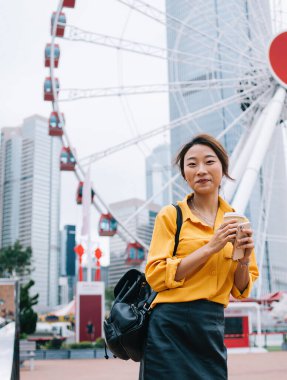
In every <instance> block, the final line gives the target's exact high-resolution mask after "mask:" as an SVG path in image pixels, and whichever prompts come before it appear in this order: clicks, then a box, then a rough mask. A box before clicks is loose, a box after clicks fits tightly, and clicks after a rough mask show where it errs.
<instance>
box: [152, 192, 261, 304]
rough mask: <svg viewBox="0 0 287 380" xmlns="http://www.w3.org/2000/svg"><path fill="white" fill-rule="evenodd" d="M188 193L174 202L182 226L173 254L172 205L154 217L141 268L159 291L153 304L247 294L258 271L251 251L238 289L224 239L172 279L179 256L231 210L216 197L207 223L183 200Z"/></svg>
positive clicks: (234, 263) (191, 249) (198, 245)
mask: <svg viewBox="0 0 287 380" xmlns="http://www.w3.org/2000/svg"><path fill="white" fill-rule="evenodd" d="M191 196H193V194H189V195H187V196H186V197H185V199H184V200H183V201H180V202H178V205H179V206H180V208H181V210H182V226H181V231H180V236H179V245H178V248H177V252H176V255H175V256H172V254H173V249H174V243H175V232H176V209H175V207H174V206H172V205H168V206H166V207H164V208H163V209H162V210H161V211H160V212H159V214H158V215H157V217H156V220H155V226H154V231H153V236H152V241H151V245H150V250H149V254H148V258H147V265H146V270H145V274H146V278H147V281H148V283H149V284H150V286H151V287H152V288H153V290H154V291H156V292H159V293H158V295H157V297H156V299H155V301H154V302H153V306H154V305H155V304H157V303H163V302H188V301H193V300H198V299H207V300H210V301H213V302H218V303H221V304H223V305H225V306H227V305H228V302H229V297H230V294H232V296H233V297H235V298H237V299H241V298H246V297H248V296H249V294H250V292H251V289H252V285H253V283H254V281H255V280H256V279H257V277H258V275H259V273H258V267H257V263H256V258H255V254H254V251H253V252H252V253H251V256H250V265H249V283H248V286H247V287H246V289H245V290H244V291H243V292H242V293H241V292H240V291H239V289H238V288H237V287H236V286H235V284H234V273H235V271H236V268H237V265H238V263H237V261H233V260H232V249H233V245H232V243H227V244H226V245H225V247H224V248H223V249H221V250H220V251H219V252H217V253H215V254H213V255H211V256H210V257H209V258H208V259H207V261H206V262H205V264H203V265H202V266H201V267H199V268H198V270H197V271H196V272H195V273H193V274H192V275H189V276H186V277H185V278H183V279H181V280H180V281H176V280H175V274H176V271H177V267H178V265H179V263H180V262H181V260H182V259H183V258H184V257H186V256H188V255H190V254H191V255H192V253H193V252H195V251H196V250H198V249H199V248H201V247H203V246H204V245H205V244H207V243H208V242H209V240H210V239H211V237H212V236H213V234H214V232H215V231H216V230H217V229H218V228H219V226H220V225H221V224H222V223H223V216H224V213H225V212H230V211H234V209H233V208H232V207H231V206H230V205H229V204H228V203H227V202H225V201H224V200H223V199H222V198H221V197H219V198H218V200H219V207H218V211H217V215H216V219H215V224H214V226H213V227H211V226H209V225H207V224H206V223H204V221H202V220H201V219H199V218H198V217H197V216H196V215H195V214H193V213H192V212H191V210H190V208H189V206H188V204H187V200H188V199H189V198H190V197H191Z"/></svg>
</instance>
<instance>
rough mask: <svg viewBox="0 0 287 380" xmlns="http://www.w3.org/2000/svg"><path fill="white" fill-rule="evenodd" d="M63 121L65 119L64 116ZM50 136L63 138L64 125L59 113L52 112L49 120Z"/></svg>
mask: <svg viewBox="0 0 287 380" xmlns="http://www.w3.org/2000/svg"><path fill="white" fill-rule="evenodd" d="M62 120H63V122H64V121H65V119H64V114H62ZM49 135H50V136H62V135H63V125H62V123H61V120H60V118H59V115H58V112H52V113H51V115H50V118H49Z"/></svg>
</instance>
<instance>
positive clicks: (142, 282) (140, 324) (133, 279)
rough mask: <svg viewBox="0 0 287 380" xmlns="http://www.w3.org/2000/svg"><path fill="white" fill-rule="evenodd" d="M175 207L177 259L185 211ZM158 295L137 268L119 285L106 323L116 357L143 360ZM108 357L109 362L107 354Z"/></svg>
mask: <svg viewBox="0 0 287 380" xmlns="http://www.w3.org/2000/svg"><path fill="white" fill-rule="evenodd" d="M175 208H176V210H177V217H176V225H177V229H176V234H175V244H174V250H173V256H174V255H175V254H176V250H177V246H178V242H179V233H180V229H181V225H182V213H181V209H180V207H179V206H178V205H176V206H175ZM156 295H157V293H156V292H154V291H153V290H152V289H151V287H150V286H149V284H148V283H147V281H146V279H145V275H144V273H142V272H140V271H138V270H137V269H130V270H129V271H128V272H126V273H125V274H124V275H123V277H122V278H121V279H120V280H119V282H118V283H117V285H116V286H115V289H114V296H115V300H114V303H113V306H112V309H111V313H110V315H109V317H108V318H107V319H106V320H105V321H104V332H105V341H106V346H107V347H108V348H109V350H110V351H111V352H112V353H113V355H114V356H115V357H118V358H119V359H123V360H128V359H132V360H134V361H135V362H139V361H140V360H141V359H142V357H143V349H144V341H145V337H146V333H147V328H148V319H149V314H150V305H151V304H152V302H153V300H154V299H155V297H156ZM105 357H106V359H108V355H107V353H106V356H105Z"/></svg>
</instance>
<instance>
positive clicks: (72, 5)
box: [63, 0, 76, 8]
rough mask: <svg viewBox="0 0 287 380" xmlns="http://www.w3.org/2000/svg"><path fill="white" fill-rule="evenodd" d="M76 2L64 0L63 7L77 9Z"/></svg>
mask: <svg viewBox="0 0 287 380" xmlns="http://www.w3.org/2000/svg"><path fill="white" fill-rule="evenodd" d="M75 3H76V0H64V1H63V7H66V8H75Z"/></svg>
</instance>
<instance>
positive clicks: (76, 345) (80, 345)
mask: <svg viewBox="0 0 287 380" xmlns="http://www.w3.org/2000/svg"><path fill="white" fill-rule="evenodd" d="M67 346H68V347H69V348H70V349H75V348H77V349H79V348H80V349H85V348H92V349H93V348H94V344H93V343H92V342H80V343H71V344H68V345H67Z"/></svg>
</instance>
